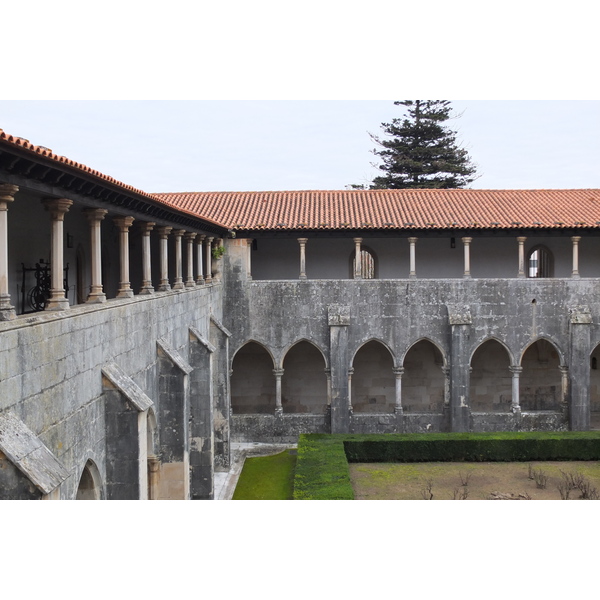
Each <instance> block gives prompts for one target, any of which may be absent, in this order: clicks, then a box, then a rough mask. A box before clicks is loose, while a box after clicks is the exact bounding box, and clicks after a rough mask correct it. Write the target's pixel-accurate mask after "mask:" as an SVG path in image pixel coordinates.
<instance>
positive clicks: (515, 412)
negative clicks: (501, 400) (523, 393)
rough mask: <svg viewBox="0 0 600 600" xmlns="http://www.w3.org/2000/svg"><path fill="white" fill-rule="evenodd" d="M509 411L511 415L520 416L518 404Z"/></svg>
mask: <svg viewBox="0 0 600 600" xmlns="http://www.w3.org/2000/svg"><path fill="white" fill-rule="evenodd" d="M510 410H511V412H512V413H513V415H520V414H521V407H520V406H519V405H518V404H513V405H512V406H511V407H510Z"/></svg>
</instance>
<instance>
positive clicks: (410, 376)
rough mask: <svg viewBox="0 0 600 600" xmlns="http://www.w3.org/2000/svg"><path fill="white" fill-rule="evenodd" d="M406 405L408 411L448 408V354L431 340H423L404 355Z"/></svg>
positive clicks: (404, 408) (440, 410)
mask: <svg viewBox="0 0 600 600" xmlns="http://www.w3.org/2000/svg"><path fill="white" fill-rule="evenodd" d="M403 366H404V374H403V375H402V409H403V411H404V412H405V413H407V412H408V413H436V414H441V413H442V412H443V411H444V390H445V383H446V381H445V376H444V371H443V370H442V368H443V366H444V357H443V356H442V353H441V352H440V350H439V348H438V347H437V346H436V345H435V344H433V343H432V342H430V341H429V340H420V341H419V342H417V343H416V344H414V345H413V346H411V348H410V350H409V351H408V352H407V353H406V356H405V357H404V365H403Z"/></svg>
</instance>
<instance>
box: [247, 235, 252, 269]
mask: <svg viewBox="0 0 600 600" xmlns="http://www.w3.org/2000/svg"><path fill="white" fill-rule="evenodd" d="M246 243H247V244H248V253H247V254H246V256H247V257H248V265H247V268H248V275H247V278H248V279H252V240H251V239H250V238H248V239H247V240H246Z"/></svg>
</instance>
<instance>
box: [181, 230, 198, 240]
mask: <svg viewBox="0 0 600 600" xmlns="http://www.w3.org/2000/svg"><path fill="white" fill-rule="evenodd" d="M197 235H198V234H197V233H196V232H195V231H186V232H185V235H184V236H183V237H184V239H186V240H187V241H188V242H193V241H194V240H195V239H196V236H197Z"/></svg>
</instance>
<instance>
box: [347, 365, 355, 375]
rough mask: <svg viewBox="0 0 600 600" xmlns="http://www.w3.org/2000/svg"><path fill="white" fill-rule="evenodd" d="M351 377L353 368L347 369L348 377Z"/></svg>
mask: <svg viewBox="0 0 600 600" xmlns="http://www.w3.org/2000/svg"><path fill="white" fill-rule="evenodd" d="M352 375H354V367H350V368H349V369H348V377H352Z"/></svg>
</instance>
